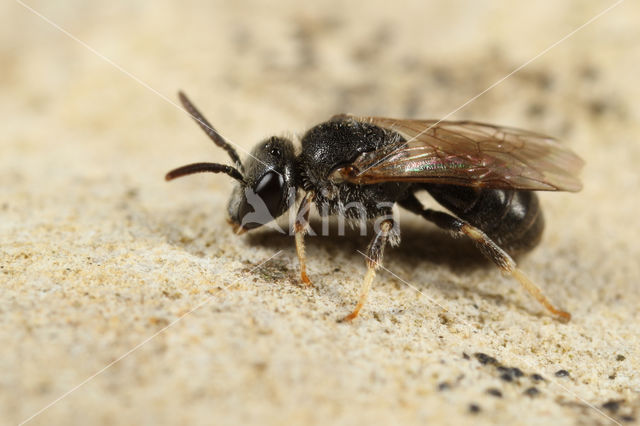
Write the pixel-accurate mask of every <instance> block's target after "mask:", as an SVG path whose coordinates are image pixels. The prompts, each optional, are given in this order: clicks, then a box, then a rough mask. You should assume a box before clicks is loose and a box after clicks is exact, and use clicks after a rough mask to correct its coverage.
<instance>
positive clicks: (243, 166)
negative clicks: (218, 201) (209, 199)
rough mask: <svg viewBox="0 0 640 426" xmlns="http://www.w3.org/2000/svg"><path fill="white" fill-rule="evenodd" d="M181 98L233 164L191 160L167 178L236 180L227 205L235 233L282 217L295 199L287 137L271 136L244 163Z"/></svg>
mask: <svg viewBox="0 0 640 426" xmlns="http://www.w3.org/2000/svg"><path fill="white" fill-rule="evenodd" d="M179 96H180V100H181V101H182V104H183V105H184V107H185V108H186V110H187V111H188V112H189V113H190V114H191V116H192V117H193V118H194V120H196V122H197V123H198V125H200V127H201V128H202V129H203V130H204V131H205V133H207V135H209V137H210V138H211V139H212V140H213V142H214V143H215V144H216V145H218V146H220V147H221V148H223V149H224V150H225V151H227V153H228V154H229V156H230V157H231V160H232V161H233V162H234V163H235V167H233V166H227V165H224V164H218V163H194V164H189V165H186V166H182V167H179V168H177V169H174V170H172V171H170V172H169V173H167V175H166V176H165V179H166V180H172V179H175V178H178V177H182V176H186V175H190V174H194V173H201V172H213V173H225V174H227V175H228V176H231V177H232V178H233V179H235V180H236V181H237V182H238V183H237V184H236V187H235V188H234V190H233V193H232V194H231V199H230V200H229V204H228V206H227V212H228V215H229V218H228V220H229V223H230V224H231V226H232V227H233V228H234V231H235V232H236V233H238V234H242V233H244V232H246V231H248V230H250V229H255V228H258V227H260V226H262V225H265V224H267V223H269V222H271V221H273V220H274V219H276V218H277V217H279V216H281V215H282V214H283V213H284V212H285V211H287V210H288V209H289V207H290V206H291V205H292V203H293V202H294V201H295V195H296V185H295V173H296V170H295V161H296V158H295V152H294V148H293V143H292V142H291V141H290V140H289V139H286V138H281V137H276V136H273V137H271V138H268V139H266V140H264V141H262V142H261V143H259V144H258V145H256V147H255V148H254V149H253V150H252V151H251V154H250V155H249V158H247V159H246V160H245V162H244V163H242V162H241V161H240V157H239V156H238V153H237V152H236V150H235V149H234V148H233V146H232V145H231V144H229V142H227V141H226V140H225V139H224V138H223V137H222V136H221V135H220V134H219V133H218V132H217V131H216V130H215V129H214V128H213V127H212V126H211V124H209V122H208V121H207V120H206V119H205V118H204V117H203V116H202V114H200V112H199V111H198V110H197V109H196V108H195V106H193V104H192V103H191V102H190V101H189V99H188V98H187V97H186V95H184V94H183V93H182V92H180V93H179Z"/></svg>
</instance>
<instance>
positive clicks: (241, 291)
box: [0, 0, 640, 425]
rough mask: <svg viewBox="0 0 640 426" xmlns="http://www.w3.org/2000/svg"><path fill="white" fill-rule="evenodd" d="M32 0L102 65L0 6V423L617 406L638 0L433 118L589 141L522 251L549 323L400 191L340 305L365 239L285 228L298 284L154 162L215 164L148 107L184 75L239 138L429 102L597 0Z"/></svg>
mask: <svg viewBox="0 0 640 426" xmlns="http://www.w3.org/2000/svg"><path fill="white" fill-rule="evenodd" d="M29 4H30V5H31V6H33V7H34V8H35V9H36V10H37V11H38V12H39V13H41V14H42V15H44V16H46V17H47V18H48V19H50V20H51V21H53V22H55V23H56V24H58V25H60V26H61V27H62V28H64V29H65V30H67V31H68V32H69V33H71V34H72V35H73V36H75V37H77V38H78V39H79V40H81V41H82V42H84V43H86V44H87V45H88V46H90V47H91V48H93V49H95V51H97V52H99V54H101V55H105V56H106V57H107V58H109V59H110V60H111V61H112V62H113V63H112V64H110V63H108V62H107V61H105V60H104V59H102V58H100V57H98V56H96V55H95V54H94V53H92V52H91V51H90V50H89V49H87V48H86V47H84V46H83V45H81V44H79V43H78V42H76V41H74V40H72V39H70V38H69V37H67V36H66V35H64V34H63V33H61V32H60V31H59V30H58V29H55V28H53V27H52V26H51V25H50V24H48V23H47V22H45V21H44V20H43V19H41V18H40V17H38V16H36V15H34V14H33V13H32V12H30V11H29V10H27V9H25V8H24V7H23V6H21V5H20V4H19V3H17V2H6V3H2V5H0V13H1V14H2V16H3V18H4V19H3V25H2V26H0V68H1V71H0V116H1V117H2V132H1V133H0V147H1V150H0V154H1V155H0V182H1V185H0V290H1V291H0V347H1V348H2V351H1V352H0V371H1V372H2V373H1V374H0V423H2V424H15V423H19V422H21V421H24V420H27V419H30V423H29V424H42V425H45V424H47V425H48V424H65V425H68V424H116V425H120V424H184V423H186V422H189V423H192V424H212V423H217V424H237V423H238V422H243V423H248V424H286V423H295V424H327V423H329V422H331V423H335V424H351V423H364V422H367V423H369V424H393V423H398V424H400V423H402V424H423V423H425V422H429V421H431V422H437V423H448V424H464V423H472V422H473V423H474V424H476V423H477V424H493V423H501V424H505V423H518V424H548V423H549V422H552V423H553V424H610V423H611V422H612V421H617V422H620V423H621V424H631V423H637V422H638V419H639V418H640V396H639V392H640V376H639V375H638V370H639V368H640V362H639V360H638V350H639V346H640V345H639V342H640V338H639V335H638V334H639V332H638V321H639V320H640V312H639V306H640V294H639V291H638V290H639V288H640V280H639V279H640V263H639V262H638V259H639V258H640V243H638V240H637V235H638V229H639V227H638V219H637V214H638V207H639V206H640V203H639V201H638V195H637V191H638V189H639V188H640V185H639V183H640V179H639V173H638V171H637V167H638V164H640V143H639V138H640V125H639V124H638V123H639V122H640V101H639V99H640V85H639V84H638V67H639V66H640V26H639V25H638V16H640V6H639V5H638V3H637V2H632V1H625V2H623V3H621V4H620V5H618V6H617V7H615V8H614V9H613V10H611V11H609V12H608V13H606V14H605V15H603V16H602V17H600V18H599V19H597V20H596V21H595V22H593V23H591V24H590V25H588V26H586V27H585V28H583V29H582V30H580V31H579V32H577V33H576V34H575V35H573V36H572V37H570V38H568V39H567V40H565V41H564V42H562V43H560V44H558V45H557V46H556V47H554V48H553V49H551V50H549V51H548V52H547V53H546V54H545V55H543V56H541V57H540V58H538V59H537V60H535V61H534V62H532V63H531V64H529V65H528V66H527V67H525V68H524V69H522V70H521V71H519V72H518V73H516V74H514V75H513V76H511V77H510V78H508V79H506V80H505V81H504V82H502V83H501V84H499V85H497V86H496V87H495V88H493V89H492V90H491V91H489V92H487V93H486V94H484V95H483V96H481V97H479V98H478V99H477V100H475V101H474V102H472V103H470V104H469V105H468V106H466V107H465V108H463V109H461V110H460V111H458V112H457V113H456V114H454V116H453V117H452V118H458V119H463V118H464V119H474V120H480V121H487V122H492V123H497V124H503V125H511V126H518V127H523V128H528V129H533V130H537V131H540V132H544V133H549V134H552V135H555V136H557V137H559V138H560V139H562V140H563V142H564V143H566V144H567V146H569V147H571V148H572V149H574V150H575V151H576V152H578V153H579V154H580V155H581V156H582V157H583V158H584V159H585V160H586V163H587V165H586V167H585V169H584V172H583V174H582V177H583V181H584V184H585V189H584V190H583V191H582V192H580V193H578V194H570V193H555V194H552V193H544V194H541V199H542V202H543V204H544V208H545V214H546V217H547V229H546V234H545V237H544V239H543V242H542V244H541V246H540V247H539V248H538V249H536V250H535V251H534V252H532V253H531V254H530V255H528V256H526V257H524V258H522V259H520V265H521V267H522V269H523V270H524V271H526V272H527V273H528V274H529V275H530V276H531V277H532V278H533V279H534V280H535V281H536V282H537V283H538V284H539V285H540V286H541V287H543V288H544V289H545V291H546V292H547V293H548V294H549V296H550V297H551V298H552V299H553V300H554V301H556V302H557V303H558V305H560V306H562V307H564V308H566V309H567V310H569V311H570V312H571V313H572V314H573V320H572V321H571V322H570V323H568V324H562V323H559V322H557V321H555V320H554V319H553V318H551V317H550V316H548V315H547V314H546V313H545V312H543V311H542V310H541V309H540V307H539V306H538V305H537V303H536V302H535V301H534V300H532V299H531V298H530V297H529V296H528V295H527V294H526V293H524V292H523V291H522V290H521V289H520V288H519V286H518V285H517V283H515V282H514V281H513V280H511V279H509V278H508V277H503V276H501V274H500V273H499V271H497V270H496V269H495V268H494V267H493V266H492V265H490V264H488V263H487V262H485V261H484V260H483V259H482V257H481V256H480V255H478V254H477V253H476V252H475V250H474V248H473V246H472V245H471V244H470V243H468V242H467V241H464V240H452V239H450V238H449V236H448V235H446V234H444V233H442V232H440V231H439V230H437V229H435V228H434V227H433V226H431V225H429V224H427V223H425V222H423V221H421V220H419V219H417V218H415V217H412V216H411V215H409V214H401V216H400V223H401V226H402V230H403V240H404V241H403V244H402V245H401V246H400V247H398V248H395V249H393V250H388V252H387V255H386V258H385V262H386V263H385V265H386V267H387V268H388V269H389V271H390V272H382V273H381V274H380V275H379V276H378V277H377V280H376V282H375V285H374V288H373V290H372V292H371V294H370V298H369V301H368V303H367V305H366V306H365V309H364V310H363V312H362V315H361V317H360V318H359V319H357V320H356V321H355V322H353V323H350V324H339V323H337V322H336V320H337V319H338V318H340V317H341V316H343V315H344V314H346V313H348V312H349V311H350V309H351V308H352V307H353V304H354V303H355V301H356V298H357V295H358V292H359V287H360V282H361V279H362V276H363V274H364V271H365V267H364V262H363V259H362V256H361V255H359V254H358V253H357V252H356V250H362V249H363V248H364V247H366V244H367V239H366V238H361V237H358V236H355V235H352V234H350V235H349V237H348V238H339V237H332V236H330V237H316V238H309V239H308V256H309V265H308V266H309V270H310V276H311V278H312V280H313V282H314V285H315V287H314V288H305V287H303V286H301V285H300V284H299V283H298V279H297V277H298V272H297V262H296V256H295V250H294V246H293V240H292V239H291V238H289V237H285V236H282V235H280V234H278V233H275V232H274V231H271V230H262V231H255V232H254V233H249V234H247V235H245V236H242V237H237V236H235V235H233V234H232V231H231V229H230V228H229V227H228V226H227V224H226V222H225V209H224V206H225V204H226V200H227V197H228V195H229V192H230V189H231V187H232V183H231V182H230V179H228V178H225V177H224V176H213V175H204V176H193V177H191V178H189V179H184V180H180V181H176V182H172V183H171V184H167V183H165V182H164V181H163V175H164V173H165V172H166V171H168V170H169V169H170V168H172V167H175V166H178V165H182V164H185V163H188V162H193V161H227V159H226V157H225V155H224V153H223V152H222V151H221V150H220V149H216V148H215V147H214V146H213V145H212V144H211V143H210V142H209V141H208V139H207V138H206V136H205V135H204V134H203V133H202V132H201V131H200V130H199V129H198V128H197V127H196V126H195V125H194V123H193V122H192V121H191V119H190V118H189V117H188V116H187V115H186V114H185V113H184V112H183V111H181V110H180V109H177V108H176V107H175V105H172V104H171V103H172V102H176V96H175V94H176V92H177V90H178V89H183V90H185V91H186V92H187V93H188V94H189V95H190V96H191V97H192V99H193V100H194V102H196V104H197V105H198V106H199V107H200V108H201V109H202V110H203V111H204V112H205V115H206V116H207V117H208V118H209V119H210V120H211V121H212V122H213V123H214V124H215V125H216V126H217V127H218V128H219V129H220V131H221V132H222V133H223V134H224V135H226V136H227V137H228V138H229V139H231V140H232V141H234V142H235V143H237V144H238V145H239V146H240V147H242V149H243V150H245V151H246V150H249V149H250V148H251V147H252V146H253V145H254V144H255V143H256V142H257V141H259V140H260V139H261V138H263V137H265V136H268V135H271V134H294V135H295V134H300V133H301V132H303V131H304V130H305V129H307V128H308V127H310V126H312V125H314V124H316V123H318V122H321V121H323V120H326V119H327V118H328V117H330V116H331V115H333V114H334V113H337V112H352V113H356V114H362V115H386V116H395V117H422V118H439V117H443V116H444V115H446V114H448V113H449V112H451V111H453V110H455V109H456V108H458V107H459V106H460V105H462V104H464V103H465V102H466V101H467V100H469V99H470V98H472V97H473V96H475V95H477V94H478V93H480V92H482V91H483V90H484V89H485V88H487V87H489V86H490V85H492V84H493V83H494V82H496V81H498V80H499V79H501V78H502V77H504V76H505V75H507V74H508V73H510V72H511V71H513V70H514V69H516V68H517V67H518V66H520V65H521V64H523V63H525V62H526V61H528V60H530V59H531V58H533V57H535V56H536V55H537V54H539V53H540V52H542V51H543V50H544V49H546V48H547V47H549V46H551V45H552V44H554V43H555V42H557V41H558V40H560V39H561V38H562V37H564V36H565V35H567V34H568V33H570V32H571V31H572V30H574V29H576V28H577V27H579V26H580V25H582V24H583V23H585V22H587V21H588V20H589V19H591V18H592V17H594V16H595V15H597V14H598V13H599V12H601V11H602V10H604V9H605V8H606V7H608V6H610V5H612V4H614V3H613V1H611V2H600V1H584V0H572V1H567V2H556V1H542V2H509V1H492V2H472V1H469V2H463V1H452V2H449V1H447V2H445V1H442V2H404V1H399V2H394V3H393V5H391V3H389V2H382V1H368V2H361V3H356V2H350V3H348V4H341V3H339V2H322V3H321V2H316V3H313V4H311V3H309V4H302V3H301V2H294V1H278V2H247V1H239V2H233V3H232V2H205V1H195V0H194V1H185V2H181V3H180V4H178V3H158V2H125V1H117V2H111V3H108V4H107V3H104V4H102V3H101V4H98V3H86V2H80V1H69V2H64V3H55V4H54V3H52V2H44V1H32V2H30V3H29ZM118 67H121V69H122V70H125V71H126V73H130V75H127V74H126V73H123V72H122V71H121V70H118ZM132 77H133V78H132ZM136 79H139V81H136ZM141 83H143V84H144V85H148V87H145V86H144V85H143V84H141ZM149 88H152V89H153V90H149ZM163 98H164V99H163ZM430 203H431V204H430V205H433V202H430ZM276 253H277V255H276V256H275V257H274V258H272V259H271V260H269V261H268V262H267V263H265V264H264V265H263V266H262V267H260V268H258V269H256V266H258V265H260V264H261V263H262V262H264V261H266V260H267V259H269V258H270V257H271V256H273V255H274V254H276ZM405 282H406V283H410V284H411V285H412V286H414V287H415V288H416V289H417V290H419V291H420V293H418V292H416V291H415V290H414V289H412V288H410V287H409V286H407V285H406V284H405ZM167 326H169V327H168V328H166V327H167ZM165 328H166V329H165ZM159 331H162V332H161V333H159V334H157V333H158V332H159ZM132 350H133V351H132ZM130 351H131V352H130ZM124 355H126V356H124ZM123 356H124V357H123ZM114 361H117V362H115V363H114ZM110 363H113V364H112V365H111V366H110V367H109V368H107V369H106V370H103V368H104V367H105V366H107V365H109V364H110ZM561 370H565V371H566V373H567V374H564V375H563V373H559V374H557V373H558V372H559V371H561ZM96 373H99V374H98V375H97V376H95V377H93V378H92V379H90V380H88V381H86V380H87V379H88V378H90V377H92V376H94V375H95V374H96ZM536 374H537V375H539V376H541V377H542V378H541V377H538V376H535V375H536ZM85 381H86V382H85ZM80 384H82V386H80V387H79V388H77V389H76V388H75V387H76V386H77V385H80ZM74 389H76V390H74ZM71 390H73V391H72V392H70V393H68V392H69V391H71ZM67 393H68V394H67ZM63 395H66V396H64V398H62V399H59V400H58V398H60V397H61V396H63ZM54 401H57V402H55V403H54V404H53V405H50V404H51V403H52V402H54ZM45 407H48V408H47V409H46V410H45V411H41V410H42V409H43V408H45ZM37 413H39V414H38V415H37V416H36V417H32V416H33V415H34V414H37Z"/></svg>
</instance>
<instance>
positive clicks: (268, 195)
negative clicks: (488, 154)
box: [255, 171, 284, 218]
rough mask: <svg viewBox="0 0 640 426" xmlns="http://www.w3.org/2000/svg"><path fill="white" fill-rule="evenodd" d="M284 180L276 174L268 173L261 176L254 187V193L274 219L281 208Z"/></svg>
mask: <svg viewBox="0 0 640 426" xmlns="http://www.w3.org/2000/svg"><path fill="white" fill-rule="evenodd" d="M283 187H284V178H283V177H282V175H281V174H279V173H276V172H273V171H271V172H269V173H267V174H265V175H264V176H262V178H260V180H259V181H258V184H257V185H256V187H255V192H256V194H258V196H260V198H262V201H264V204H265V205H266V206H267V209H269V213H271V215H272V216H273V217H274V218H275V217H277V216H279V214H280V209H281V206H282V199H283V197H284V194H283Z"/></svg>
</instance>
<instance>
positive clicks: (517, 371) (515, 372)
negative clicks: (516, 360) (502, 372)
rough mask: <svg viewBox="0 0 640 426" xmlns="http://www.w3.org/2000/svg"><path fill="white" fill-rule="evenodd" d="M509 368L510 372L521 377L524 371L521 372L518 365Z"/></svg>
mask: <svg viewBox="0 0 640 426" xmlns="http://www.w3.org/2000/svg"><path fill="white" fill-rule="evenodd" d="M510 370H511V374H513V375H514V376H515V377H522V376H524V373H523V372H522V370H520V369H519V368H518V367H513V368H511V369H510Z"/></svg>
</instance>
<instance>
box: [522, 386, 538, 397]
mask: <svg viewBox="0 0 640 426" xmlns="http://www.w3.org/2000/svg"><path fill="white" fill-rule="evenodd" d="M539 393H540V391H539V390H538V388H537V387H535V386H532V387H530V388H528V389H527V390H525V391H524V394H525V395H528V396H530V397H531V398H533V397H534V396H537V395H538V394H539Z"/></svg>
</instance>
